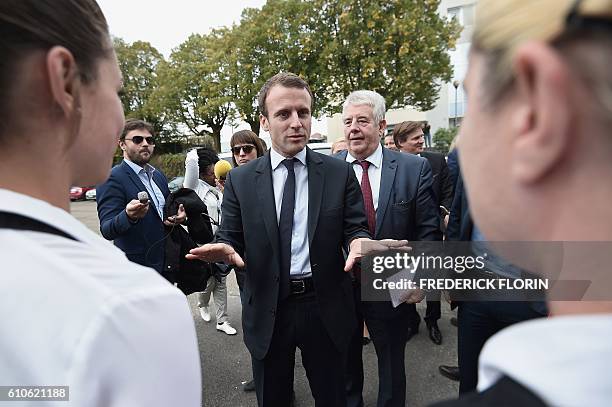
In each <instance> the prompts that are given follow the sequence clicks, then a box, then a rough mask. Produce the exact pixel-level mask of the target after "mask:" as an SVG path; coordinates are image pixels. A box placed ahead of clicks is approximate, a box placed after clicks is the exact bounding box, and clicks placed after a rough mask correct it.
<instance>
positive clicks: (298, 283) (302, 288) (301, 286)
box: [291, 280, 306, 294]
mask: <svg viewBox="0 0 612 407" xmlns="http://www.w3.org/2000/svg"><path fill="white" fill-rule="evenodd" d="M296 287H297V288H296ZM305 292H306V283H305V282H304V280H291V293H292V294H304V293H305Z"/></svg>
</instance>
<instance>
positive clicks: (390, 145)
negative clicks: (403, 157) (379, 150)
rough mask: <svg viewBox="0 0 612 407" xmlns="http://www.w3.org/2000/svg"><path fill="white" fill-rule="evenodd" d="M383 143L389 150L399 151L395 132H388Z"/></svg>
mask: <svg viewBox="0 0 612 407" xmlns="http://www.w3.org/2000/svg"><path fill="white" fill-rule="evenodd" d="M383 145H384V146H385V147H386V148H388V149H389V150H393V151H399V149H398V148H397V146H396V145H395V141H393V134H387V135H386V136H385V138H384V141H383Z"/></svg>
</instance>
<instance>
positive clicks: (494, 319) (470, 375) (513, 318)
mask: <svg viewBox="0 0 612 407" xmlns="http://www.w3.org/2000/svg"><path fill="white" fill-rule="evenodd" d="M543 316H546V313H545V311H544V310H543V309H538V307H537V306H534V303H531V302H518V301H464V302H461V303H460V304H459V312H458V315H457V317H458V322H459V327H458V328H459V330H458V343H457V346H458V356H459V393H460V394H462V393H468V392H471V391H474V390H476V385H477V384H478V356H479V355H480V351H481V350H482V348H483V346H484V344H485V342H486V341H487V340H488V339H489V338H490V337H491V336H493V335H495V334H496V333H497V332H499V331H501V330H502V329H504V328H506V327H508V326H510V325H512V324H515V323H517V322H521V321H526V320H529V319H533V318H539V317H543Z"/></svg>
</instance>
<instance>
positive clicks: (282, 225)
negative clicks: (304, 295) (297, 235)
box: [278, 158, 295, 300]
mask: <svg viewBox="0 0 612 407" xmlns="http://www.w3.org/2000/svg"><path fill="white" fill-rule="evenodd" d="M283 165H284V166H285V167H287V180H286V181H285V187H284V188H283V202H282V204H281V211H280V220H279V222H278V235H279V240H280V261H281V267H280V272H281V275H280V287H279V291H280V293H279V294H280V299H281V300H283V299H285V298H287V297H288V296H289V284H290V283H289V275H290V271H291V235H292V233H293V212H294V210H295V170H294V168H293V167H294V165H295V159H293V158H290V159H285V160H283Z"/></svg>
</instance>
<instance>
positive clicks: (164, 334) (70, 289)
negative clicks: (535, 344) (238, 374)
mask: <svg viewBox="0 0 612 407" xmlns="http://www.w3.org/2000/svg"><path fill="white" fill-rule="evenodd" d="M0 210H1V211H5V212H11V213H18V214H22V215H24V216H28V217H31V218H34V219H37V220H39V221H41V222H44V223H47V224H49V225H51V226H54V227H56V228H57V229H59V230H61V231H64V232H65V233H68V234H69V235H71V236H73V237H74V238H76V239H78V241H73V240H70V239H67V238H64V237H60V236H56V235H53V234H48V233H41V232H32V231H19V230H10V229H2V228H0V257H1V258H2V267H1V268H0V321H2V335H0V360H1V361H2V363H0V384H2V385H21V386H27V385H31V386H32V385H39V386H40V385H58V386H60V385H62V386H69V387H70V389H69V391H70V401H69V402H57V403H53V402H45V405H49V406H58V407H59V406H65V407H68V406H75V407H77V406H78V407H80V406H98V405H105V406H110V407H113V406H117V407H118V406H141V405H146V406H156V407H167V406H191V407H196V406H198V407H199V406H200V405H201V378H200V374H201V373H200V364H199V360H200V357H199V352H198V347H197V339H196V334H195V328H194V321H193V317H192V315H191V313H190V310H189V306H188V304H187V299H186V298H185V296H184V295H183V294H182V293H180V292H179V291H178V289H176V288H175V287H173V286H172V285H171V284H169V283H168V282H167V281H165V280H164V279H163V278H162V277H161V276H160V275H159V274H158V273H156V272H155V270H153V269H150V268H147V267H144V266H140V265H138V264H135V263H131V262H130V261H128V260H127V258H126V257H125V254H124V253H123V252H122V251H121V250H119V249H118V248H116V247H115V246H113V245H112V244H111V243H110V242H107V241H106V240H104V239H102V238H101V237H100V236H98V235H96V234H94V233H93V232H92V231H90V230H89V229H88V228H87V227H86V226H85V225H83V224H82V223H81V222H79V221H78V220H76V219H75V218H74V217H72V216H71V215H70V214H69V213H67V212H66V211H64V210H62V209H60V208H57V207H55V206H52V205H50V204H48V203H47V202H44V201H41V200H38V199H34V198H32V197H29V196H26V195H22V194H18V193H15V192H12V191H9V190H6V189H0ZM9 404H10V405H13V404H14V403H10V402H9V403H6V405H7V406H8V405H9ZM17 404H19V403H17ZM0 405H5V403H3V402H0Z"/></svg>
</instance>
